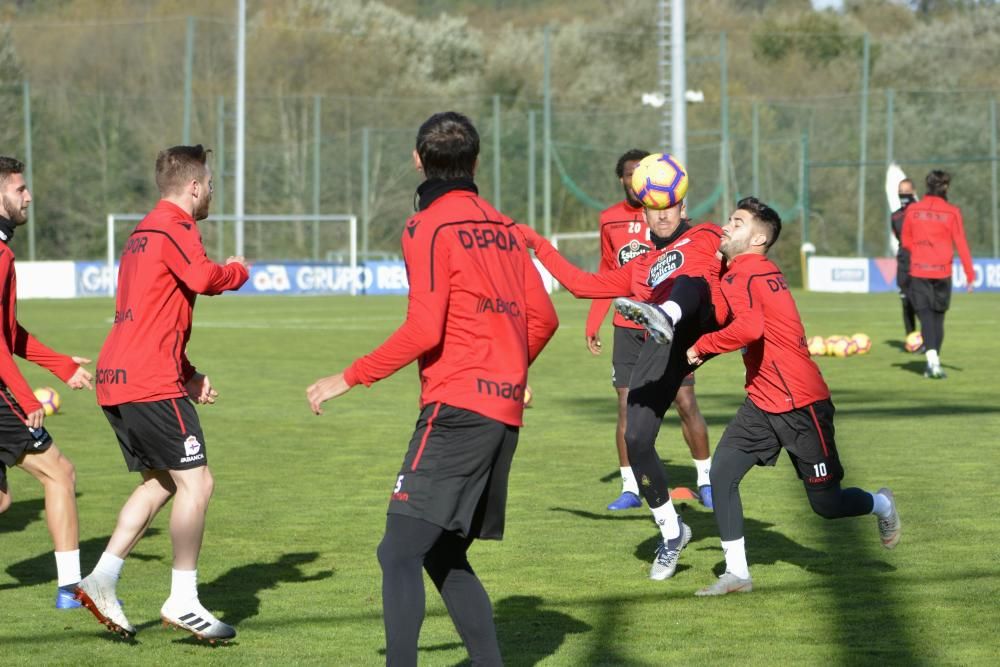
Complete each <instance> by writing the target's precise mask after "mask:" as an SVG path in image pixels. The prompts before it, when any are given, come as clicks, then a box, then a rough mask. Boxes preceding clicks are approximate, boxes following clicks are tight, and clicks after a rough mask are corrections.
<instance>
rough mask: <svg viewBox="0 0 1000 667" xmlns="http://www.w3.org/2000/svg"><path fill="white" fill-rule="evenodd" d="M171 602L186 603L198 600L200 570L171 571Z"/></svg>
mask: <svg viewBox="0 0 1000 667" xmlns="http://www.w3.org/2000/svg"><path fill="white" fill-rule="evenodd" d="M170 574H171V580H170V600H171V602H177V603H185V602H192V601H194V600H197V599H198V570H171V571H170Z"/></svg>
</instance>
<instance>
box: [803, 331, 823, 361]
mask: <svg viewBox="0 0 1000 667" xmlns="http://www.w3.org/2000/svg"><path fill="white" fill-rule="evenodd" d="M806 344H807V346H808V347H809V354H811V355H812V356H814V357H822V356H823V355H824V354H826V340H825V339H824V338H823V337H822V336H812V337H810V338H809V340H808V341H807V343H806Z"/></svg>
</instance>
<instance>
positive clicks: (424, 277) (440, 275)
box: [344, 230, 537, 386]
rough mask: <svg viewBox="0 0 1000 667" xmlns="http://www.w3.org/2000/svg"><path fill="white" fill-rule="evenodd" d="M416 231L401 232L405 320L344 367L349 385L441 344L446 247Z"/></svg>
mask: <svg viewBox="0 0 1000 667" xmlns="http://www.w3.org/2000/svg"><path fill="white" fill-rule="evenodd" d="M420 231H421V232H424V233H417V234H414V236H413V237H412V238H408V234H406V233H404V234H403V260H404V261H405V262H406V276H407V279H408V280H409V283H410V294H409V299H408V302H407V307H406V320H405V321H404V322H403V324H402V325H400V327H399V328H398V329H396V331H395V332H394V333H393V334H392V335H391V336H389V338H387V339H386V341H385V342H384V343H382V344H381V345H380V346H378V347H377V348H375V349H374V350H373V351H372V352H371V353H370V354H367V355H365V356H363V357H361V358H359V359H356V360H355V361H354V363H353V364H351V365H350V366H348V367H347V369H345V371H344V380H345V381H346V382H347V384H349V385H351V386H353V385H356V384H358V383H361V384H364V385H365V386H370V385H371V384H372V383H374V382H378V381H379V380H381V379H383V378H387V377H389V376H390V375H392V374H393V373H395V372H396V371H398V370H399V369H401V368H403V367H405V366H407V365H409V364H410V363H412V362H413V361H414V360H415V359H417V358H418V357H420V355H422V354H424V353H425V352H428V351H429V350H432V349H434V348H435V347H437V346H438V345H440V344H441V340H442V338H443V336H444V325H445V319H446V317H447V315H448V297H449V291H450V281H449V279H448V278H449V274H450V272H451V269H450V265H449V256H448V249H447V246H446V245H445V244H444V243H437V244H433V245H432V244H431V238H432V237H433V236H434V235H433V234H432V233H426V230H420ZM432 252H433V257H432V255H431V253H432ZM432 269H433V271H434V273H433V275H432V274H431V270H432ZM535 273H536V275H537V271H536V272H535Z"/></svg>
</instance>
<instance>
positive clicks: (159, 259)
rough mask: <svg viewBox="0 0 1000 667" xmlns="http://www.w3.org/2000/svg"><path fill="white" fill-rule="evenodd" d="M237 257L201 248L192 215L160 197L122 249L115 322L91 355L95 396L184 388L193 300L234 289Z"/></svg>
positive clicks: (239, 273) (104, 399)
mask: <svg viewBox="0 0 1000 667" xmlns="http://www.w3.org/2000/svg"><path fill="white" fill-rule="evenodd" d="M248 277H249V274H248V273H247V270H246V268H244V267H243V265H241V264H227V265H225V266H223V265H221V264H216V263H215V262H213V261H212V260H210V259H209V258H208V257H207V256H206V255H205V246H204V245H202V242H201V233H200V232H199V231H198V223H197V222H195V219H194V218H193V217H192V216H191V215H190V214H188V213H186V212H185V211H184V210H182V209H181V208H180V207H178V206H176V205H174V204H172V203H171V202H169V201H167V200H165V199H161V200H160V201H159V203H157V205H156V207H155V208H154V209H153V210H152V211H150V212H149V214H148V215H147V216H146V217H145V218H143V219H142V222H140V223H139V224H138V225H137V226H136V228H135V230H133V232H132V234H131V235H130V236H129V238H128V241H127V242H126V243H125V249H124V250H123V251H122V257H121V264H120V268H119V270H118V297H117V299H116V300H115V322H114V324H113V325H112V326H111V332H110V333H109V334H108V337H107V338H106V339H105V340H104V346H103V347H102V348H101V354H100V356H99V357H98V358H97V402H98V403H100V404H101V405H120V404H122V403H144V402H148V401H161V400H164V399H168V398H179V397H181V396H186V395H187V391H185V389H184V383H185V382H187V381H188V380H190V379H191V376H192V375H194V366H192V365H191V362H189V361H188V358H187V355H186V354H185V348H186V347H187V342H188V339H190V338H191V321H192V319H193V315H194V301H195V298H196V297H197V295H198V294H205V295H208V296H212V295H215V294H221V293H222V292H224V291H226V290H235V289H239V288H240V286H241V285H243V283H245V282H246V281H247V278H248Z"/></svg>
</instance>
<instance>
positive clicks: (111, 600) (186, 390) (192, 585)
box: [77, 144, 249, 641]
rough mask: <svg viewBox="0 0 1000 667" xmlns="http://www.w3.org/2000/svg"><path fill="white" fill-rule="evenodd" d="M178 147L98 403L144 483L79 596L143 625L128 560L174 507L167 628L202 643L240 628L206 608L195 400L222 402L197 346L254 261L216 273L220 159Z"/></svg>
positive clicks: (207, 484)
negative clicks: (130, 590)
mask: <svg viewBox="0 0 1000 667" xmlns="http://www.w3.org/2000/svg"><path fill="white" fill-rule="evenodd" d="M209 152H210V151H207V150H205V148H204V147H203V146H201V145H200V144H199V145H197V146H174V147H173V148H168V149H166V150H164V151H161V152H160V154H159V155H158V156H157V158H156V185H157V188H159V191H160V196H161V199H160V201H159V203H157V205H156V207H155V208H154V209H153V210H152V211H151V212H150V213H149V214H148V215H147V216H146V217H145V218H143V220H142V221H141V222H140V223H139V224H138V225H137V226H136V228H135V229H134V230H133V231H132V233H131V235H129V237H128V240H127V241H126V243H125V249H124V250H123V251H122V256H121V264H120V268H119V270H118V294H117V299H116V301H115V319H114V324H113V325H112V327H111V332H110V333H109V334H108V337H107V339H105V341H104V346H103V347H102V348H101V354H100V356H99V357H98V359H97V401H98V403H100V405H101V407H102V408H103V409H104V415H105V417H107V419H108V422H110V424H111V428H112V429H113V430H114V432H115V435H116V436H117V438H118V444H119V445H120V446H121V451H122V455H123V456H124V457H125V463H126V464H127V466H128V469H129V470H130V471H132V472H138V473H139V474H140V475H142V482H141V483H140V484H139V486H138V487H137V488H136V489H135V491H134V492H133V493H132V495H131V496H129V499H128V500H127V501H126V503H125V505H124V507H122V509H121V512H120V513H119V515H118V524H117V525H116V526H115V530H114V532H113V533H112V535H111V539H110V540H109V541H108V546H107V548H106V549H105V551H104V553H103V554H102V555H101V558H100V561H98V563H97V566H96V567H95V568H94V571H93V572H91V573H90V575H88V576H87V577H86V578H85V579H84V580H83V581H81V582H80V585H79V587H78V588H77V593H78V595H79V597H80V600H81V601H82V602H83V603H84V605H86V606H87V608H88V609H90V611H91V612H92V613H93V614H94V615H95V616H96V617H97V619H98V620H99V621H101V622H102V623H104V624H105V625H107V626H108V628H109V629H110V630H112V631H113V632H117V633H120V634H123V635H126V636H132V635H134V634H135V628H134V627H133V626H132V625H131V624H130V623H129V622H128V619H127V618H126V617H125V614H124V613H123V612H122V608H121V605H120V604H119V602H118V598H117V596H116V593H115V588H116V586H117V584H118V578H119V576H120V575H121V571H122V565H123V564H124V559H125V558H126V557H127V556H128V554H129V553H130V552H131V551H132V549H133V548H134V547H135V545H136V543H137V542H138V541H139V539H140V538H141V537H142V535H143V533H145V532H146V529H147V528H148V527H149V524H150V523H151V522H152V520H153V518H154V517H155V516H156V514H157V513H158V512H159V511H160V509H161V508H162V507H163V506H164V505H165V504H166V503H167V501H169V500H170V499H171V498H173V499H174V505H173V509H172V511H171V513H170V541H171V543H172V545H173V549H174V561H173V573H172V583H171V587H170V597H169V598H167V601H166V602H165V603H164V604H163V606H162V608H161V609H160V616H161V618H162V619H163V621H164V622H165V623H167V624H170V625H173V626H176V627H179V628H181V629H183V630H187V631H188V632H191V633H192V634H194V635H195V636H196V637H198V638H199V639H208V640H211V641H215V640H228V639H232V638H233V637H235V636H236V631H235V630H234V629H233V628H232V627H230V626H229V625H226V624H225V623H223V622H222V621H220V620H218V619H217V618H215V616H213V615H212V614H211V612H209V611H208V610H206V609H205V607H203V606H202V604H201V602H200V601H199V600H198V587H197V580H198V570H197V568H198V554H199V552H200V551H201V542H202V538H203V536H204V532H205V514H206V512H207V510H208V501H209V499H210V498H211V496H212V489H213V486H214V481H213V479H212V473H211V472H210V471H209V469H208V459H207V458H206V456H207V453H206V445H205V436H204V434H203V433H202V429H201V424H200V422H199V421H198V413H197V412H196V411H195V409H194V405H193V404H192V401H194V402H196V403H201V404H206V403H214V402H215V399H216V397H217V396H218V393H217V392H216V390H215V388H214V387H213V386H212V383H211V382H210V381H209V379H208V377H207V376H206V375H204V374H203V373H200V372H198V371H197V370H195V367H194V366H193V365H192V364H191V362H190V361H189V360H188V358H187V354H186V352H185V348H186V347H187V342H188V340H189V339H190V337H191V322H192V318H193V315H194V303H195V298H196V297H197V295H199V294H204V295H209V296H211V295H215V294H221V293H222V292H224V291H227V290H236V289H239V288H240V286H241V285H243V283H245V282H246V280H247V278H248V277H249V274H248V272H247V266H246V261H245V260H244V259H243V258H242V257H230V258H229V259H227V260H226V263H225V265H221V264H216V263H215V262H213V261H211V260H210V259H209V258H208V257H207V256H206V254H205V247H204V245H202V241H201V232H199V230H198V221H199V220H204V219H205V218H206V217H207V216H208V209H209V205H210V204H211V201H212V171H211V169H210V168H209V166H208V164H207V160H208V153H209Z"/></svg>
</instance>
